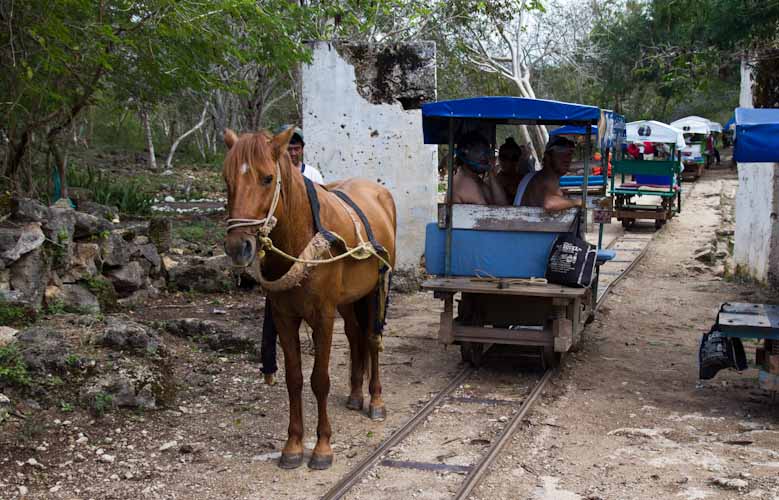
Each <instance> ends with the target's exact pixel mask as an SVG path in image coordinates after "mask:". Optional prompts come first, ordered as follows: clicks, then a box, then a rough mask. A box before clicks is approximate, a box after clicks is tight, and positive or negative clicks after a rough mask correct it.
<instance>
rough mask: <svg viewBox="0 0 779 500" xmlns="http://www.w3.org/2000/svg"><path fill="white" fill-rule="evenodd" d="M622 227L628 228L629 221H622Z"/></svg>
mask: <svg viewBox="0 0 779 500" xmlns="http://www.w3.org/2000/svg"><path fill="white" fill-rule="evenodd" d="M622 227H624V228H625V229H627V228H629V227H630V219H622Z"/></svg>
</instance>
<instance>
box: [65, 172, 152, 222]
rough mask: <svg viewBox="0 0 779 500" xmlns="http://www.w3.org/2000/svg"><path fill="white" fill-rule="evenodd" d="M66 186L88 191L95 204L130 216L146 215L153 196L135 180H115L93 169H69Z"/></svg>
mask: <svg viewBox="0 0 779 500" xmlns="http://www.w3.org/2000/svg"><path fill="white" fill-rule="evenodd" d="M67 180H68V185H69V186H71V187H79V188H84V189H88V190H89V191H90V192H91V193H92V196H93V199H94V201H95V202H97V203H100V204H102V205H108V206H116V207H118V208H119V211H120V212H122V213H125V214H132V215H148V214H150V213H151V207H152V205H153V203H154V196H153V195H152V193H150V192H149V190H148V188H147V187H146V186H145V185H143V184H142V183H141V182H140V181H138V180H135V179H117V178H116V177H115V176H111V175H109V174H106V173H104V172H100V171H98V170H97V169H95V168H91V167H90V168H71V169H68V173H67Z"/></svg>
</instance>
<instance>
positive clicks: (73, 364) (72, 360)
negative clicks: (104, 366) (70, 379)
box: [65, 354, 81, 368]
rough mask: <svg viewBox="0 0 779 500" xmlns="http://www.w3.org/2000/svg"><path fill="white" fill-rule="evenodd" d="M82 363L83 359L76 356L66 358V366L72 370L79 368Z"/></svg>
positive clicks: (70, 355)
mask: <svg viewBox="0 0 779 500" xmlns="http://www.w3.org/2000/svg"><path fill="white" fill-rule="evenodd" d="M80 361H81V358H79V357H78V355H76V354H68V355H67V357H65V364H66V365H68V366H69V367H70V368H77V367H78V365H79V362H80Z"/></svg>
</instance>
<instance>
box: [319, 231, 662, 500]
mask: <svg viewBox="0 0 779 500" xmlns="http://www.w3.org/2000/svg"><path fill="white" fill-rule="evenodd" d="M653 239H654V235H652V237H651V238H649V239H648V241H647V244H646V245H644V248H642V249H641V252H640V253H639V255H637V256H636V258H635V259H634V260H633V262H632V263H631V264H630V265H629V266H628V267H627V268H626V269H625V270H624V272H622V274H621V275H620V276H619V277H618V278H617V279H615V280H614V281H612V282H611V283H610V284H609V286H608V287H607V288H606V290H605V291H604V292H603V295H602V296H601V298H600V299H599V300H598V301H597V302H596V305H595V308H596V310H597V308H598V307H600V305H601V303H602V302H603V301H605V300H606V297H608V295H609V291H610V290H611V289H612V288H613V287H614V285H616V284H617V283H618V282H619V281H620V280H621V279H622V278H623V277H624V276H625V275H626V274H627V273H628V272H630V271H631V270H632V269H633V267H634V266H635V265H636V263H637V262H638V261H639V260H641V258H642V257H643V256H644V254H645V253H646V250H647V248H649V243H651V241H652V240H653ZM619 240H620V238H617V239H616V240H614V241H613V242H612V243H611V244H610V245H609V246H608V247H607V248H610V247H612V246H613V245H614V244H616V243H617V242H618V241H619ZM473 371H474V369H473V368H472V367H471V366H470V365H468V366H466V367H464V368H463V369H462V370H460V372H458V373H457V375H456V376H455V378H454V379H453V380H452V381H451V382H450V383H449V385H447V386H446V387H445V388H444V389H442V390H441V391H440V392H439V393H438V394H437V395H436V396H435V397H434V398H433V399H431V400H430V401H428V402H427V404H425V406H423V407H422V409H421V410H420V411H419V412H418V413H417V414H415V415H414V416H413V417H412V418H411V419H410V420H409V421H408V422H406V423H405V424H403V426H402V427H401V428H400V429H398V430H397V431H396V432H395V433H394V434H393V435H392V436H391V437H390V438H389V439H387V440H386V441H384V442H382V443H381V444H380V445H379V447H378V448H376V450H374V452H373V453H371V454H370V455H369V456H368V457H367V458H365V459H364V460H363V461H362V462H360V464H359V465H358V466H357V467H355V468H354V469H352V470H351V471H349V473H348V474H347V475H346V476H344V478H343V479H341V480H340V481H339V482H338V483H337V484H336V485H335V486H333V487H332V488H331V489H330V490H329V491H328V492H327V493H325V495H324V496H323V497H322V500H338V499H341V498H343V497H344V496H345V495H346V493H348V492H349V490H350V489H351V488H352V487H353V486H354V485H355V484H357V482H358V481H360V479H362V477H363V475H364V474H365V473H366V472H367V471H369V470H370V469H371V468H373V467H374V466H375V465H376V464H377V463H378V462H379V460H380V459H381V457H382V456H384V455H385V454H386V453H387V452H388V451H389V450H390V448H392V447H393V446H395V445H396V444H398V443H399V442H401V441H402V440H403V439H405V438H406V437H407V436H408V435H409V434H411V432H413V431H414V430H416V428H417V427H418V426H419V424H421V423H422V422H423V421H424V420H425V419H426V418H427V417H428V416H429V415H430V413H432V411H433V410H434V409H435V407H436V406H438V404H439V403H441V401H443V400H444V399H446V398H447V397H448V396H449V395H450V394H451V393H452V392H454V390H455V389H457V388H458V387H459V386H460V384H461V383H462V382H463V381H464V380H465V379H466V378H468V376H470V375H471V374H472V373H473ZM556 373H558V371H557V370H554V369H551V370H547V371H546V372H545V373H544V375H543V376H542V377H541V379H540V380H539V382H538V383H537V384H536V386H535V387H534V388H533V390H532V391H531V392H530V394H529V395H528V396H527V397H526V398H525V400H524V401H523V402H522V404H521V406H520V408H519V411H517V413H515V414H514V416H513V417H511V420H510V421H509V423H508V425H507V426H506V427H504V428H503V430H502V431H501V434H500V436H499V437H498V439H497V440H496V441H495V443H494V444H493V445H492V446H490V448H489V450H487V453H486V454H485V455H484V456H483V457H482V459H481V460H480V461H479V463H478V464H477V465H476V466H475V467H474V468H473V469H471V471H470V472H469V473H468V475H467V476H466V479H465V482H463V484H462V485H461V486H460V488H459V490H458V491H457V494H456V495H455V496H454V498H455V499H456V500H462V499H466V498H468V496H470V494H471V493H473V490H474V489H475V488H476V487H477V486H478V485H479V484H480V483H481V481H482V480H483V479H484V476H485V475H486V474H487V472H488V470H489V468H490V466H491V465H492V464H493V463H494V462H495V460H496V459H497V457H498V455H499V453H500V452H501V451H502V450H503V448H504V447H505V446H506V445H507V444H508V443H509V441H510V440H511V438H512V436H513V435H514V433H515V432H516V431H517V428H518V427H519V425H520V424H521V422H522V419H523V418H524V417H525V415H527V413H528V412H529V411H530V410H531V408H532V407H533V405H534V404H535V402H536V400H537V399H538V397H539V396H540V395H541V393H543V392H544V390H545V389H546V386H547V385H548V383H549V381H550V380H552V378H553V377H554V375H555V374H556Z"/></svg>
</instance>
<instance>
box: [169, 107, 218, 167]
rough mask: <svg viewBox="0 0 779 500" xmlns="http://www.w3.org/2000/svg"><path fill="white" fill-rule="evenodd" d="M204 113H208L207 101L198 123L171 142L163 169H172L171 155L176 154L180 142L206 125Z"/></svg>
mask: <svg viewBox="0 0 779 500" xmlns="http://www.w3.org/2000/svg"><path fill="white" fill-rule="evenodd" d="M206 113H208V101H206V104H205V105H204V106H203V112H202V113H201V114H200V121H199V122H197V123H196V124H195V126H194V127H192V128H191V129H189V130H187V131H186V132H184V133H183V134H181V136H179V138H178V139H176V140H175V141H174V142H173V145H172V146H171V147H170V152H169V153H168V158H167V159H166V160H165V168H173V155H174V154H175V153H176V148H178V147H179V144H180V143H181V141H183V140H184V139H186V138H187V137H188V136H189V135H190V134H192V133H194V132H196V131H197V130H198V129H200V127H202V126H203V125H204V124H205V123H206Z"/></svg>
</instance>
